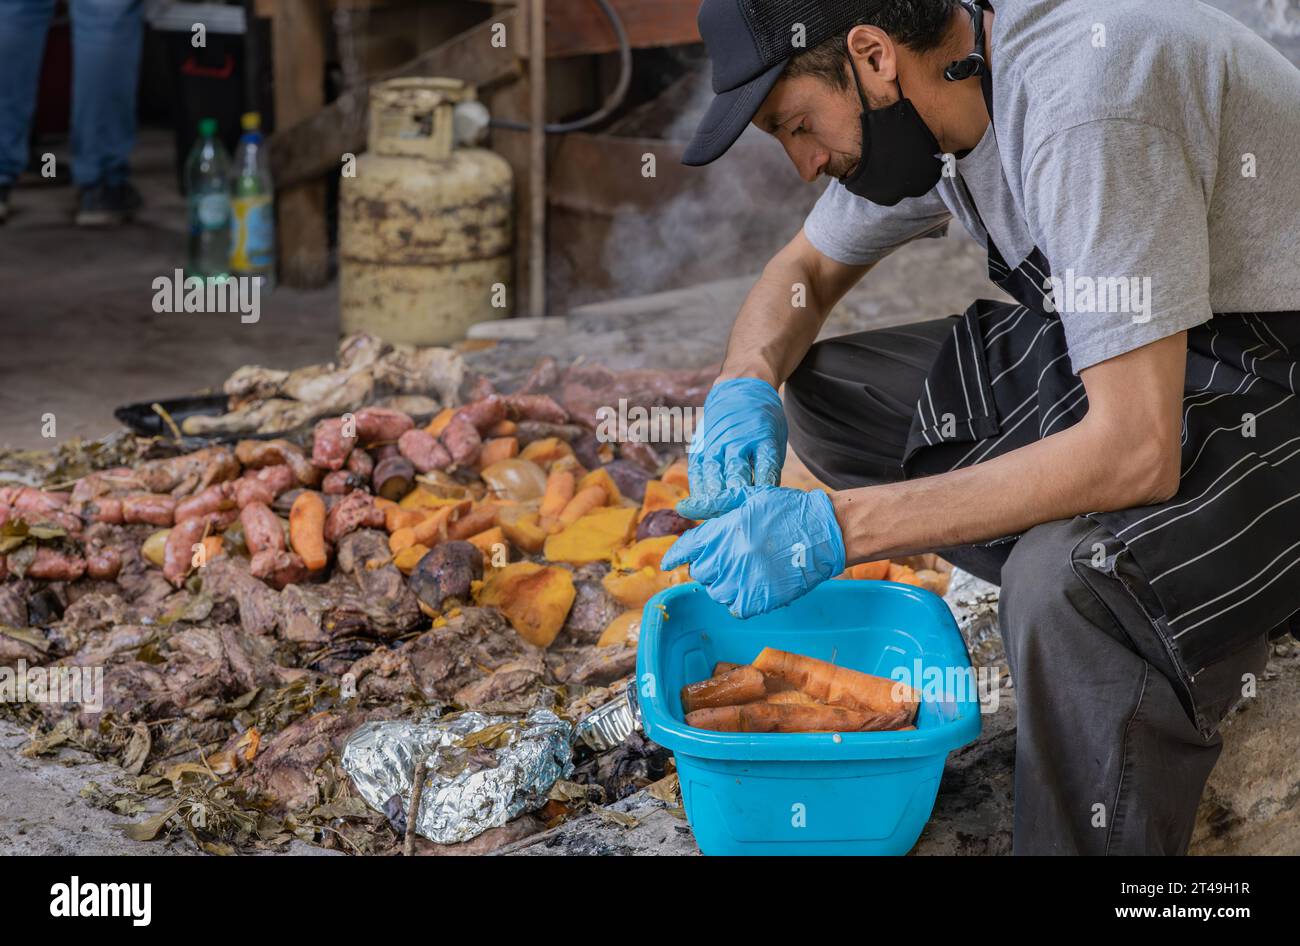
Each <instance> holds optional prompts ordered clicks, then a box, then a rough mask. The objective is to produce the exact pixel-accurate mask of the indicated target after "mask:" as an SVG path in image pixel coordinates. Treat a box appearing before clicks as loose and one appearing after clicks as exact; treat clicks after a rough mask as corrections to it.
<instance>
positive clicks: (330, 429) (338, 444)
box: [311, 417, 357, 470]
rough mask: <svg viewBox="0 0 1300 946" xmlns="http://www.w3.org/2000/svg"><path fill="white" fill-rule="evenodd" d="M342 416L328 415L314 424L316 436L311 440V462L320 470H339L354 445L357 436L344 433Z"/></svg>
mask: <svg viewBox="0 0 1300 946" xmlns="http://www.w3.org/2000/svg"><path fill="white" fill-rule="evenodd" d="M344 426H345V425H344V421H343V418H342V417H329V418H326V419H325V420H323V421H321V422H320V423H318V424H317V425H316V437H315V440H313V441H312V448H311V462H312V464H313V465H314V466H317V467H319V468H320V469H322V470H340V469H342V468H343V464H344V463H346V462H347V459H348V454H349V453H351V452H352V448H353V447H354V446H356V443H357V438H356V435H355V432H354V434H353V436H351V437H348V436H345V435H344Z"/></svg>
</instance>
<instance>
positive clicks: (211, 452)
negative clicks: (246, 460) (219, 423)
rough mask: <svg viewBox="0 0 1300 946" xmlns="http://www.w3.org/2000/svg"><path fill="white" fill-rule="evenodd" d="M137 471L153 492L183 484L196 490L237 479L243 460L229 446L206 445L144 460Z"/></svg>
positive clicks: (146, 486)
mask: <svg viewBox="0 0 1300 946" xmlns="http://www.w3.org/2000/svg"><path fill="white" fill-rule="evenodd" d="M135 473H136V477H137V478H138V479H139V481H140V482H141V483H142V484H143V485H144V488H145V489H147V490H149V491H150V492H154V493H170V492H172V491H173V490H175V489H177V488H178V487H182V486H185V487H186V488H187V491H193V490H195V489H206V488H207V487H209V486H211V485H212V484H213V483H220V482H222V481H224V480H233V479H234V478H235V477H236V476H238V475H239V461H238V460H236V459H235V454H234V451H233V450H231V449H230V448H228V447H204V448H203V449H202V450H196V451H194V452H193V453H185V454H181V455H180V456H178V457H169V458H167V459H165V460H150V461H149V462H147V463H142V464H141V465H140V466H139V467H138V468H137V469H136V471H135Z"/></svg>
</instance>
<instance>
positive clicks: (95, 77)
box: [0, 0, 144, 227]
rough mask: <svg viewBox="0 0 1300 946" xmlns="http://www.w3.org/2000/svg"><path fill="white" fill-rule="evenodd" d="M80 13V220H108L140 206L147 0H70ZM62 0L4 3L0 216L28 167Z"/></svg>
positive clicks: (76, 92) (76, 32)
mask: <svg viewBox="0 0 1300 946" xmlns="http://www.w3.org/2000/svg"><path fill="white" fill-rule="evenodd" d="M69 7H70V9H71V14H72V53H73V89H72V180H73V183H75V184H76V185H77V189H78V196H77V215H76V223H77V225H78V226H83V227H103V226H112V225H116V224H120V223H122V222H124V221H126V220H129V219H130V218H131V216H132V215H133V214H134V213H135V211H136V210H138V209H139V207H140V195H139V194H138V193H137V192H136V190H135V188H134V187H132V186H131V182H130V180H129V175H130V165H129V161H130V157H131V149H132V148H133V147H134V145H135V99H136V84H137V81H138V77H139V72H140V50H141V45H142V43H143V39H144V25H143V20H142V18H141V0H70V2H69ZM53 15H54V0H6V2H4V3H0V223H3V222H4V221H5V219H6V218H7V217H8V215H9V193H10V191H11V189H12V188H13V185H14V182H15V181H17V180H18V177H19V175H20V174H22V172H23V170H24V169H25V168H26V167H27V159H28V143H29V140H30V138H31V131H32V114H33V112H34V111H35V109H36V84H37V81H38V80H39V78H40V74H41V57H42V54H43V52H44V49H45V34H46V32H47V31H48V30H49V27H50V20H51V18H52V17H53Z"/></svg>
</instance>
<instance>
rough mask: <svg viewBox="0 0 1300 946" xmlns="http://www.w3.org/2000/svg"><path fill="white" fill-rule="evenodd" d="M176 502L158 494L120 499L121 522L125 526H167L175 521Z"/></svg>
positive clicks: (136, 494) (132, 495) (134, 494)
mask: <svg viewBox="0 0 1300 946" xmlns="http://www.w3.org/2000/svg"><path fill="white" fill-rule="evenodd" d="M175 516H176V500H174V499H172V497H170V496H166V495H163V494H160V493H132V494H131V495H130V496H124V497H122V521H123V522H124V523H126V524H127V525H137V524H140V523H143V524H146V525H151V526H164V527H165V526H169V525H171V524H172V523H173V522H174V521H175Z"/></svg>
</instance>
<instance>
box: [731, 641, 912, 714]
mask: <svg viewBox="0 0 1300 946" xmlns="http://www.w3.org/2000/svg"><path fill="white" fill-rule="evenodd" d="M754 666H755V667H757V668H758V669H759V670H762V671H763V672H764V673H768V674H771V675H772V676H775V677H779V678H780V679H782V680H785V681H786V682H787V683H792V684H794V685H795V686H796V687H798V688H799V689H800V690H802V691H803V692H804V693H807V694H808V695H809V696H811V697H812V698H813V699H816V700H820V701H821V702H823V703H826V704H828V705H830V706H842V707H847V708H849V709H855V710H861V711H865V712H874V713H881V714H894V713H898V712H900V711H902V712H903V718H902V719H901V720H900V721H901V722H911V720H912V714H913V713H915V711H916V704H917V702H918V700H919V698H920V694H918V693H917V692H916V691H915V690H913V689H912V688H911V687H908V686H905V685H904V684H902V683H898V682H896V681H894V680H890V679H887V678H885V677H877V676H873V675H871V674H869V673H860V672H858V671H857V670H850V669H849V668H848V667H837V666H836V665H835V664H832V663H827V662H826V661H825V660H817V659H816V658H814V657H805V656H803V655H802V654H791V653H787V652H786V651H783V650H776V649H774V648H772V647H764V648H763V652H762V653H760V654H759V655H758V656H757V657H755V658H754Z"/></svg>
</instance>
